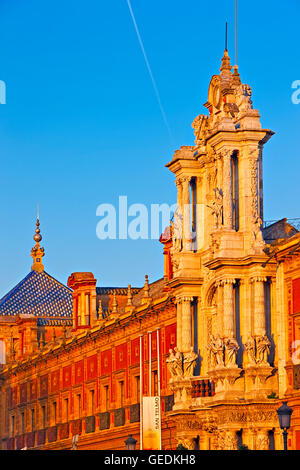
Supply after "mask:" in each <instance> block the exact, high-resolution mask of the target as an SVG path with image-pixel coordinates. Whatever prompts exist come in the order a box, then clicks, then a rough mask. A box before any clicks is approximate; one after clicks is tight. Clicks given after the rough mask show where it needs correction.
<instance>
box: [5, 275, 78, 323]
mask: <svg viewBox="0 0 300 470" xmlns="http://www.w3.org/2000/svg"><path fill="white" fill-rule="evenodd" d="M72 304H73V299H72V291H71V289H69V288H68V287H66V286H64V285H63V284H61V283H60V282H59V281H57V280H56V279H54V278H53V277H52V276H50V275H49V274H47V273H46V272H45V271H42V272H37V271H31V272H30V273H29V274H28V276H26V277H25V278H24V279H23V280H22V281H21V282H19V284H17V285H16V287H14V288H13V289H12V290H11V291H10V292H9V293H8V294H6V295H5V296H4V297H3V298H2V299H1V300H0V315H1V316H2V315H20V314H22V315H35V316H36V317H38V318H39V319H40V320H41V322H42V323H43V324H47V320H48V319H49V320H51V321H52V320H55V319H65V320H67V319H71V318H72V308H73V307H72Z"/></svg>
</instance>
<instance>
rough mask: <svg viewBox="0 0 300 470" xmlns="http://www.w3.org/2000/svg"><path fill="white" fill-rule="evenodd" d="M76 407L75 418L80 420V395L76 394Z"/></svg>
mask: <svg viewBox="0 0 300 470" xmlns="http://www.w3.org/2000/svg"><path fill="white" fill-rule="evenodd" d="M76 402H77V404H76V407H77V410H76V417H77V418H80V417H81V394H80V393H78V395H76Z"/></svg>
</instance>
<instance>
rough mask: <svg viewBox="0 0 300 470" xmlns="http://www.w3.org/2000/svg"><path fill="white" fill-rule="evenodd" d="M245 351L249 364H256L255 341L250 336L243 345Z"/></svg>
mask: <svg viewBox="0 0 300 470" xmlns="http://www.w3.org/2000/svg"><path fill="white" fill-rule="evenodd" d="M244 346H245V349H246V351H247V355H248V359H249V363H250V364H255V363H256V357H255V339H254V338H253V337H252V336H249V337H248V338H247V341H246V342H245V344H244Z"/></svg>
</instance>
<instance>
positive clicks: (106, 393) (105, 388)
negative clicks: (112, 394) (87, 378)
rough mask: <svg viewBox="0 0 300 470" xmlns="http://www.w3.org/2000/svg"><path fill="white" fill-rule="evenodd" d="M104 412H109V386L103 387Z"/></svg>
mask: <svg viewBox="0 0 300 470" xmlns="http://www.w3.org/2000/svg"><path fill="white" fill-rule="evenodd" d="M104 399H105V411H108V410H109V386H108V385H105V386H104Z"/></svg>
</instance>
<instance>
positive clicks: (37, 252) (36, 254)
mask: <svg viewBox="0 0 300 470" xmlns="http://www.w3.org/2000/svg"><path fill="white" fill-rule="evenodd" d="M33 239H34V241H35V246H34V247H33V248H32V250H31V256H32V258H33V264H32V267H31V270H32V271H37V272H42V271H44V266H43V263H42V258H43V256H44V255H45V250H44V248H42V247H41V246H40V242H41V241H42V235H41V231H40V221H39V214H38V215H37V220H36V229H35V235H34V236H33Z"/></svg>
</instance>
